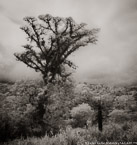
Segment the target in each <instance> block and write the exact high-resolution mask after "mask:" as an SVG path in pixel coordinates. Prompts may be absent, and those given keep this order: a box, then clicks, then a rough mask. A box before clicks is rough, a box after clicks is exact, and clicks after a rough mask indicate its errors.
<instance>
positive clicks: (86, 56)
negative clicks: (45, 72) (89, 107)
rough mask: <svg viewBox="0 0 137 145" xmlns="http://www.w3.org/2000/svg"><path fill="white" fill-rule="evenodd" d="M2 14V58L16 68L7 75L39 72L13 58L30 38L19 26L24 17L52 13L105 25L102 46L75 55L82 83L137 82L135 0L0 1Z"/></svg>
mask: <svg viewBox="0 0 137 145" xmlns="http://www.w3.org/2000/svg"><path fill="white" fill-rule="evenodd" d="M0 12H1V13H0V20H1V23H0V31H1V33H0V38H1V39H0V44H1V45H0V61H1V64H3V66H4V67H5V68H11V69H10V71H9V70H6V69H5V71H6V72H12V73H10V74H7V75H6V77H8V76H10V77H11V78H12V77H14V76H18V78H21V77H23V74H24V73H25V77H27V76H28V77H30V76H33V75H32V74H34V71H30V69H28V68H26V67H25V65H23V64H22V63H17V62H16V61H15V58H14V56H13V53H14V52H18V51H20V50H21V49H22V48H21V45H22V44H24V43H25V42H26V40H25V38H26V36H25V34H24V33H23V32H22V31H21V30H20V29H19V27H20V26H21V25H22V24H23V21H22V18H23V17H25V16H38V15H40V14H47V13H50V14H51V15H54V16H61V17H68V16H72V17H73V18H74V20H76V22H78V23H80V22H85V23H87V24H88V27H89V28H101V31H100V32H99V34H98V36H99V37H98V43H97V45H89V46H87V47H85V48H81V49H80V50H79V51H77V52H76V53H74V54H73V55H72V56H71V57H70V58H71V59H72V60H73V61H74V62H75V63H76V65H77V66H78V69H77V70H76V74H75V78H76V79H77V80H78V81H90V82H102V83H104V82H109V83H127V84H128V83H135V82H136V81H137V79H136V78H137V75H136V74H137V65H136V62H137V27H136V26H137V1H136V0H130V1H129V0H120V1H119V0H102V1H100V0H86V1H84V0H75V1H74V0H56V1H54V0H40V1H37V0H24V1H22V0H13V1H12V2H9V1H8V0H1V2H0ZM5 62H7V64H10V66H12V67H9V66H7V65H6V64H5ZM9 62H10V63H9ZM11 64H12V65H11ZM13 66H14V67H13ZM22 72H23V73H22ZM1 73H2V69H1V70H0V74H1ZM3 74H4V73H3ZM17 74H18V75H17ZM34 76H36V74H35V75H34ZM2 77H3V76H2Z"/></svg>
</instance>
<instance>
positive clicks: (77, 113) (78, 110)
mask: <svg viewBox="0 0 137 145" xmlns="http://www.w3.org/2000/svg"><path fill="white" fill-rule="evenodd" d="M70 114H71V117H72V118H73V120H72V123H71V125H72V127H74V128H76V127H84V126H86V125H87V120H89V119H91V118H92V115H93V111H92V110H91V107H90V106H89V105H88V104H85V103H83V104H80V105H78V106H77V107H74V108H72V110H71V112H70Z"/></svg>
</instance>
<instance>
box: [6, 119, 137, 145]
mask: <svg viewBox="0 0 137 145" xmlns="http://www.w3.org/2000/svg"><path fill="white" fill-rule="evenodd" d="M126 125H127V128H128V129H127V130H125V129H124V127H125V124H123V125H119V124H115V123H113V124H112V123H110V124H108V125H105V129H104V130H103V132H99V131H98V129H97V128H96V127H95V126H94V127H92V128H89V129H72V128H67V129H66V130H61V131H60V133H59V134H57V135H56V136H52V137H49V136H47V135H45V136H44V137H42V138H34V137H32V138H27V139H25V140H24V139H17V140H14V141H12V142H9V143H10V145H17V144H20V145H56V144H57V145H84V144H86V143H87V144H90V143H91V142H94V143H97V142H98V143H101V142H102V144H104V143H106V142H116V143H118V142H122V143H124V142H131V143H132V144H134V143H133V142H136V141H137V138H136V136H137V127H136V126H137V124H136V123H135V122H133V123H127V124H126ZM5 145H8V143H5Z"/></svg>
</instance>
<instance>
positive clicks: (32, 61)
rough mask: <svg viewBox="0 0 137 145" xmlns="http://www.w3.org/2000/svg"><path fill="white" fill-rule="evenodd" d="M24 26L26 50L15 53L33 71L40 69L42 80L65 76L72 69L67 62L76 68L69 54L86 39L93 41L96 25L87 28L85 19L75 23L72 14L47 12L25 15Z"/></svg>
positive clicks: (85, 43)
mask: <svg viewBox="0 0 137 145" xmlns="http://www.w3.org/2000/svg"><path fill="white" fill-rule="evenodd" d="M24 20H25V21H26V22H27V25H26V26H23V27H21V29H22V30H23V31H24V32H25V33H26V34H27V41H28V43H27V44H26V45H24V46H23V47H24V48H25V51H24V52H22V53H15V54H14V55H15V56H16V58H17V60H19V61H21V62H23V63H25V64H26V65H27V66H28V67H30V68H32V69H34V70H35V71H36V72H41V74H42V76H43V79H44V81H45V83H47V82H52V81H53V80H55V79H56V76H58V77H59V78H61V79H62V78H66V77H67V76H69V75H70V74H71V73H68V72H67V71H66V66H68V67H70V68H73V69H76V66H75V65H74V63H73V62H72V61H70V60H69V59H68V56H69V55H71V54H72V53H73V52H75V51H76V50H77V49H79V48H80V47H84V46H86V45H88V44H89V43H93V44H95V43H96V41H97V37H96V33H97V32H98V30H99V29H91V30H88V29H87V28H86V24H85V23H80V24H77V23H76V22H75V21H74V20H73V19H72V18H71V17H68V18H61V17H53V16H51V15H49V14H47V15H40V16H38V19H37V18H35V17H25V18H24Z"/></svg>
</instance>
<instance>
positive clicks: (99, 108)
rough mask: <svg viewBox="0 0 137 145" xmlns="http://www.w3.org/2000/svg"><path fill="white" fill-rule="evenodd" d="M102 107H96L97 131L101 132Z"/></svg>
mask: <svg viewBox="0 0 137 145" xmlns="http://www.w3.org/2000/svg"><path fill="white" fill-rule="evenodd" d="M102 119H103V118H102V107H101V104H99V105H98V129H99V131H101V132H102V130H103V124H102Z"/></svg>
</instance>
